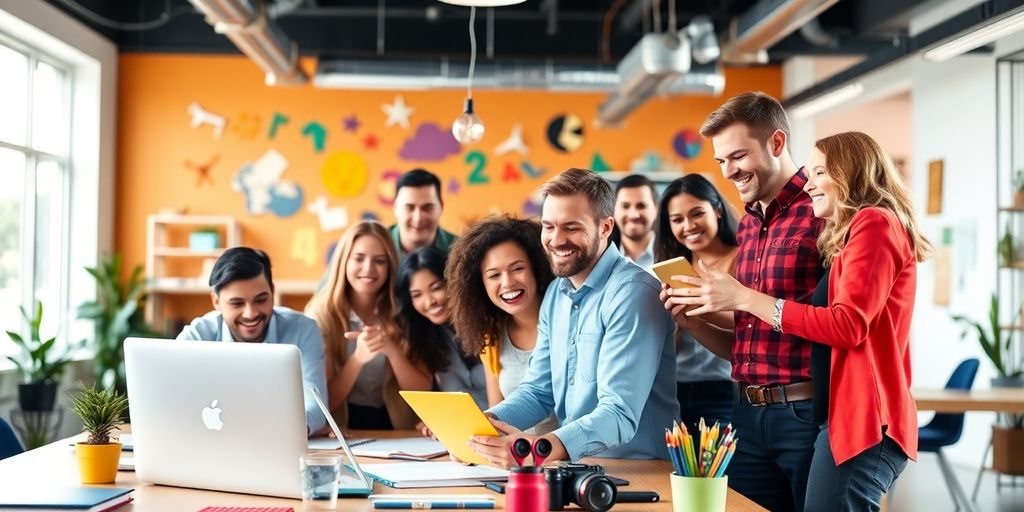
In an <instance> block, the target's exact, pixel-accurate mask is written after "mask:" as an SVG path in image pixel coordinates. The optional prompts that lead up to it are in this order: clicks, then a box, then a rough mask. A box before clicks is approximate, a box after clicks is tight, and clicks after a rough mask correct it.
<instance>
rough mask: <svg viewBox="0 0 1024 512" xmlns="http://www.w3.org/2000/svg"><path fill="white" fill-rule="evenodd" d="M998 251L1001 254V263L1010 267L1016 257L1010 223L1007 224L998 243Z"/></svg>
mask: <svg viewBox="0 0 1024 512" xmlns="http://www.w3.org/2000/svg"><path fill="white" fill-rule="evenodd" d="M996 252H997V253H998V254H999V264H1000V265H1002V266H1004V267H1008V266H1010V265H1012V264H1013V262H1014V259H1015V256H1014V243H1013V234H1012V233H1010V226H1009V224H1007V226H1006V229H1005V230H1004V231H1003V236H1002V237H1000V238H999V242H998V243H997V244H996Z"/></svg>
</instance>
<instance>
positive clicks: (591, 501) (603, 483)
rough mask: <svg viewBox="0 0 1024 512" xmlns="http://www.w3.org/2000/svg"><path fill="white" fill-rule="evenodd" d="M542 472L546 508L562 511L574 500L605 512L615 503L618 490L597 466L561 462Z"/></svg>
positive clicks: (576, 502)
mask: <svg viewBox="0 0 1024 512" xmlns="http://www.w3.org/2000/svg"><path fill="white" fill-rule="evenodd" d="M544 473H545V474H544V478H545V479H546V480H547V482H548V492H549V494H550V497H549V499H548V509H549V510H562V509H564V508H565V507H566V505H569V504H570V503H575V504H577V505H579V506H580V507H581V508H583V509H585V510H590V511H591V512H605V511H606V510H608V509H610V508H612V505H614V504H615V498H616V495H617V494H618V491H617V490H616V489H615V484H614V483H613V482H612V479H611V478H609V477H608V475H605V474H604V468H603V467H601V466H596V465H595V466H592V465H589V464H576V463H563V464H561V465H558V466H551V467H546V468H544Z"/></svg>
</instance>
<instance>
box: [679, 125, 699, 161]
mask: <svg viewBox="0 0 1024 512" xmlns="http://www.w3.org/2000/svg"><path fill="white" fill-rule="evenodd" d="M702 143H703V140H702V139H701V137H700V134H698V133H697V132H695V131H693V130H691V129H689V128H686V129H683V130H680V131H678V132H676V134H675V135H673V136H672V150H673V151H675V152H676V154H677V155H679V156H680V157H682V158H683V160H693V159H694V158H697V155H699V154H700V149H701V145H702Z"/></svg>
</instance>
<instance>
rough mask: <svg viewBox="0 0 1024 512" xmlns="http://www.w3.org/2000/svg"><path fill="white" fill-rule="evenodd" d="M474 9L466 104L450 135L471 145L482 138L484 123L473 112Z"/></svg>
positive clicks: (470, 9)
mask: <svg viewBox="0 0 1024 512" xmlns="http://www.w3.org/2000/svg"><path fill="white" fill-rule="evenodd" d="M475 22H476V7H475V6H472V7H470V8H469V74H468V75H467V77H466V102H465V104H464V105H463V109H462V115H460V116H459V117H456V118H455V122H454V123H452V135H454V136H455V140H457V141H459V143H460V144H463V145H465V144H473V143H474V142H478V141H479V140H480V139H482V138H483V137H484V122H483V120H481V119H480V117H479V116H477V115H476V112H474V111H473V71H474V70H475V69H476V27H475V26H474V25H475Z"/></svg>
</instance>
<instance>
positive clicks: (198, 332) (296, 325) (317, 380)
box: [177, 307, 327, 432]
mask: <svg viewBox="0 0 1024 512" xmlns="http://www.w3.org/2000/svg"><path fill="white" fill-rule="evenodd" d="M177 339H179V340H191V341H232V342H233V341H235V340H234V338H232V337H231V331H230V330H229V329H228V326H227V323H225V322H224V317H223V316H221V314H220V312H218V311H210V312H209V313H207V314H205V315H203V316H201V317H198V318H196V319H195V320H192V323H191V324H189V325H186V326H185V328H184V329H182V330H181V333H180V334H178V337H177ZM263 341H264V343H288V344H291V345H295V346H297V347H299V353H300V354H301V355H302V356H301V357H302V359H301V361H302V363H301V364H302V394H303V399H304V400H303V401H304V406H305V408H306V428H308V429H309V431H310V432H314V431H316V430H318V429H320V428H321V427H323V426H324V425H326V424H327V419H326V418H324V414H323V413H322V412H321V411H320V406H318V405H317V403H316V399H315V398H313V391H312V390H313V388H316V390H317V391H318V392H319V393H320V396H322V397H324V399H326V398H327V377H325V376H324V342H323V338H322V337H321V336H320V329H319V328H318V327H317V326H316V322H314V321H313V320H312V319H310V318H308V317H306V316H305V315H303V314H301V313H298V312H296V311H292V310H291V309H288V308H281V307H276V308H274V312H273V314H271V315H270V323H269V324H268V325H267V336H266V337H265V338H264V340H263Z"/></svg>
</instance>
